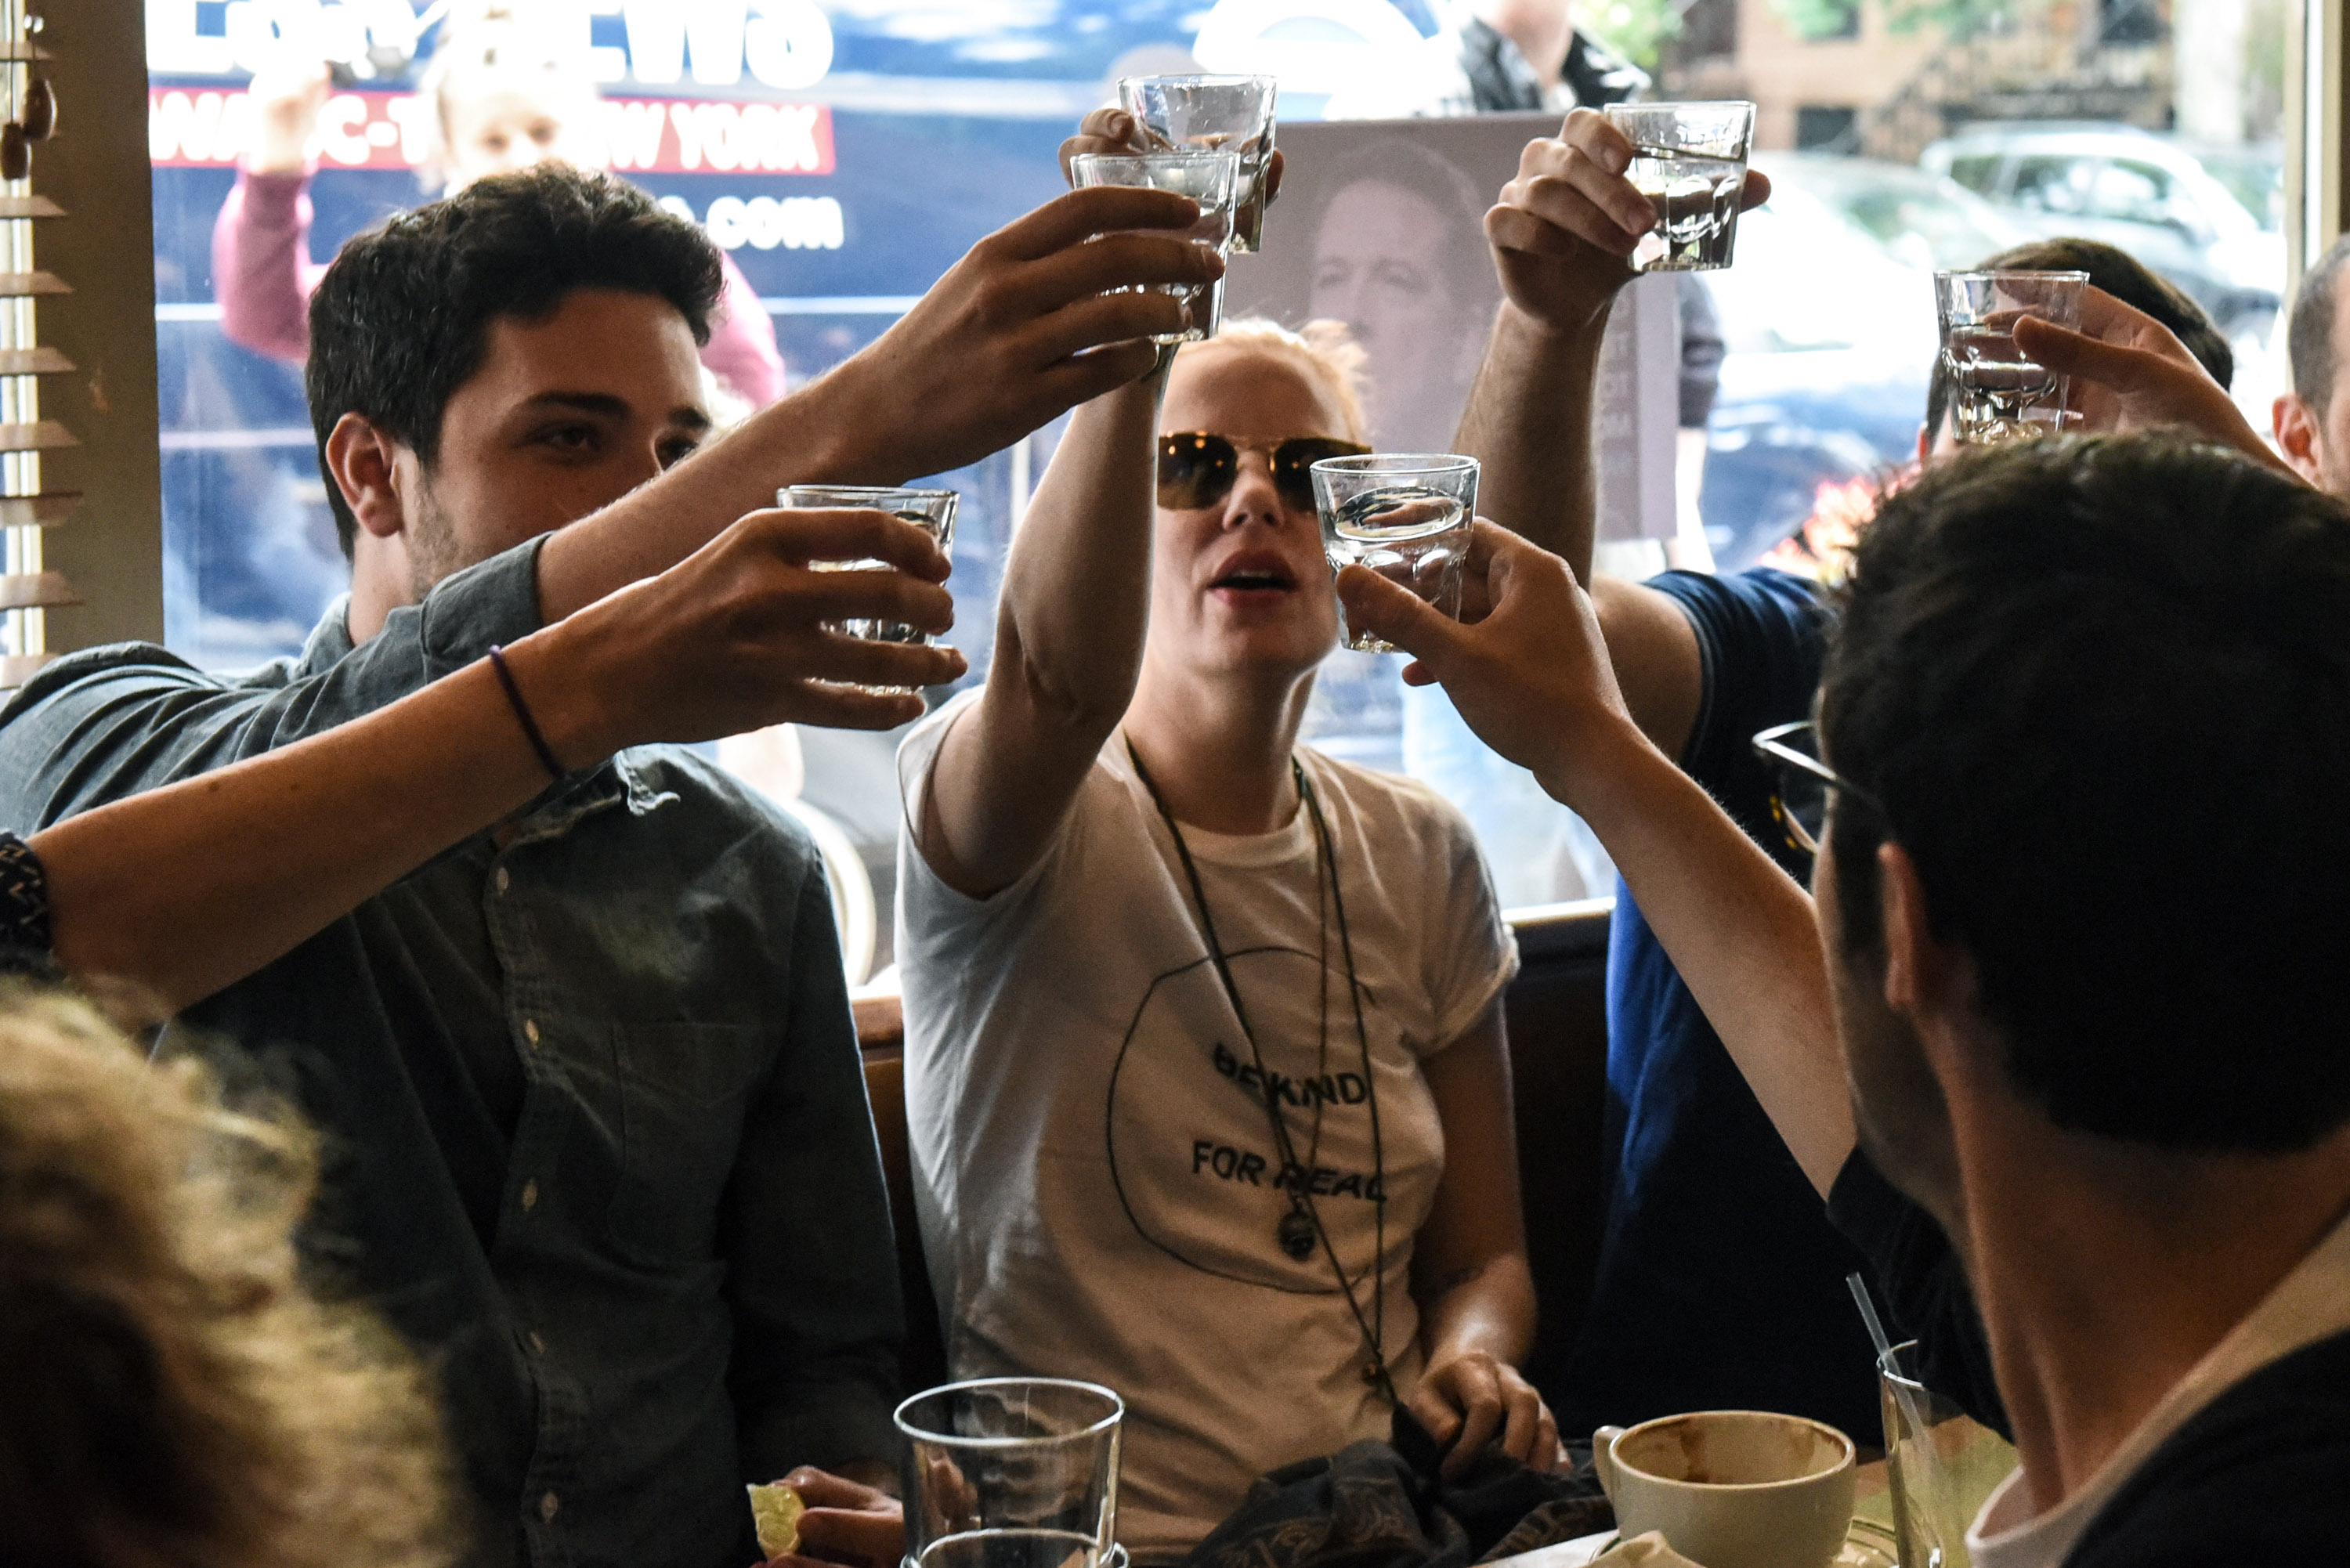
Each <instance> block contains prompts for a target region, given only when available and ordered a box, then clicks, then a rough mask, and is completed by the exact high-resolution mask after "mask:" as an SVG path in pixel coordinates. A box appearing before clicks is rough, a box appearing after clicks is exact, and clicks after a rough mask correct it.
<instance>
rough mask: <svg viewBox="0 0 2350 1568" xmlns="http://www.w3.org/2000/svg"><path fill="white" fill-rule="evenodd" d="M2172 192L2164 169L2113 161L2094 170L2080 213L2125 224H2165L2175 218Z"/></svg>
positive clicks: (2133, 161) (2131, 161)
mask: <svg viewBox="0 0 2350 1568" xmlns="http://www.w3.org/2000/svg"><path fill="white" fill-rule="evenodd" d="M2176 193H2177V191H2176V182H2174V181H2173V180H2172V179H2171V177H2170V171H2168V170H2167V169H2160V168H2158V167H2156V166H2155V165H2154V164H2151V163H2141V162H2139V161H2137V159H2134V158H2116V159H2112V160H2109V161H2106V162H2105V163H2104V164H2102V165H2099V166H2098V167H2097V169H2096V172H2095V175H2094V176H2093V177H2092V178H2091V179H2090V180H2089V182H2088V191H2087V200H2086V202H2085V203H2084V204H2083V206H2082V208H2081V211H2082V212H2084V213H2086V214H2087V215H2088V216H2090V217H2093V218H2112V219H2115V220H2116V221H2118V222H2121V223H2169V222H2170V221H2172V220H2173V219H2174V218H2176V217H2178V215H2179V210H2178V202H2176V200H2175V199H2174V198H2175V196H2176Z"/></svg>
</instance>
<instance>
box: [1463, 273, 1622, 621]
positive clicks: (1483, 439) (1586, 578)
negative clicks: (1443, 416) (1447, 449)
mask: <svg viewBox="0 0 2350 1568" xmlns="http://www.w3.org/2000/svg"><path fill="white" fill-rule="evenodd" d="M1606 331H1607V312H1606V310H1604V309H1603V310H1602V311H1601V312H1600V314H1599V317H1598V318H1597V319H1596V321H1594V322H1592V323H1591V324H1590V325H1589V326H1588V327H1584V328H1581V329H1579V330H1575V331H1561V330H1558V329H1555V328H1553V327H1548V326H1545V325H1544V324H1543V323H1541V322H1538V321H1536V320H1535V319H1534V317H1530V316H1528V315H1527V314H1526V313H1525V312H1523V311H1522V310H1520V309H1519V308H1518V307H1517V306H1514V305H1511V304H1509V303H1507V302H1504V303H1503V306H1502V309H1501V313H1500V314H1499V315H1498V316H1497V317H1495V318H1494V322H1493V333H1492V338H1491V340H1490V341H1489V342H1488V343H1487V345H1486V348H1485V358H1484V359H1483V361H1482V363H1481V364H1480V365H1479V367H1478V370H1477V380H1476V384H1475V385H1474V386H1473V387H1472V388H1471V390H1470V394H1469V404H1468V407H1467V409H1466V410H1463V412H1462V414H1461V430H1460V433H1459V435H1458V437H1457V438H1456V445H1457V448H1458V450H1459V451H1461V452H1463V453H1466V454H1467V455H1469V456H1471V457H1474V458H1476V459H1477V460H1478V461H1479V462H1481V463H1482V465H1483V470H1482V472H1481V473H1480V474H1479V476H1478V482H1477V510H1478V511H1479V512H1480V513H1481V514H1483V515H1484V516H1487V517H1490V518H1492V520H1493V521H1494V522H1496V523H1499V524H1502V525H1503V527H1505V528H1507V529H1509V530H1510V531H1511V532H1512V533H1513V534H1516V535H1519V536H1520V537H1521V538H1523V539H1526V540H1529V541H1531V542H1532V543H1534V544H1536V545H1541V546H1542V547H1543V548H1544V549H1545V550H1548V551H1550V552H1551V553H1552V554H1553V555H1555V556H1560V557H1562V558H1563V559H1564V560H1565V562H1566V563H1567V565H1568V566H1572V567H1573V568H1574V569H1575V577H1576V580H1578V581H1580V582H1582V583H1585V584H1586V585H1588V584H1589V582H1590V581H1591V542H1592V536H1593V533H1594V530H1595V527H1596V518H1597V514H1598V505H1599V500H1598V483H1597V479H1596V470H1595V467H1594V464H1593V462H1592V451H1591V423H1592V414H1593V403H1594V398H1595V393H1596V386H1597V381H1598V374H1599V347H1600V341H1601V338H1602V337H1603V336H1604V335H1605V333H1606Z"/></svg>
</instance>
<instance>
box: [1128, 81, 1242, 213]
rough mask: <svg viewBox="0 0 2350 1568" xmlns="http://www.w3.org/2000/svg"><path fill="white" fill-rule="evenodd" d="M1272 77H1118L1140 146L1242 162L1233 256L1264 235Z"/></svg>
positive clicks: (1235, 197)
mask: <svg viewBox="0 0 2350 1568" xmlns="http://www.w3.org/2000/svg"><path fill="white" fill-rule="evenodd" d="M1278 91H1279V84H1278V83H1277V82H1276V81H1275V80H1274V78H1272V77H1216V76H1183V77H1121V78H1119V79H1118V106H1119V107H1120V108H1121V109H1125V110H1126V112H1127V113H1128V114H1130V115H1132V116H1133V117H1134V121H1135V124H1136V125H1137V127H1139V130H1140V131H1141V133H1142V136H1143V137H1144V139H1145V140H1146V141H1147V142H1148V143H1149V145H1150V146H1152V147H1155V148H1161V149H1165V150H1167V151H1184V150H1186V149H1188V150H1191V151H1198V152H1230V153H1232V154H1233V155H1235V156H1236V157H1238V158H1239V159H1240V169H1239V172H1238V177H1237V181H1236V183H1235V184H1234V186H1233V191H1232V199H1233V213H1232V249H1233V250H1235V251H1254V250H1255V249H1256V248H1257V247H1258V245H1259V244H1262V243H1263V235H1264V203H1265V195H1266V192H1265V167H1266V165H1267V163H1268V162H1270V161H1271V160H1272V157H1273V137H1274V99H1275V97H1276V95H1277V93H1278Z"/></svg>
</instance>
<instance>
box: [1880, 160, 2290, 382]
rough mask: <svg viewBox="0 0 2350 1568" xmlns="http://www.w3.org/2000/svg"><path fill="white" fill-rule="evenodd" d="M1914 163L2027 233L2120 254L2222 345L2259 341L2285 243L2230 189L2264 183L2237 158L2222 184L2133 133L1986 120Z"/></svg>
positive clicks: (2268, 322)
mask: <svg viewBox="0 0 2350 1568" xmlns="http://www.w3.org/2000/svg"><path fill="white" fill-rule="evenodd" d="M2214 157H2215V159H2216V157H2217V154H2214ZM1918 166H1919V167H1920V168H1922V169H1926V170H1929V171H1932V172H1934V173H1938V174H1947V175H1949V176H1950V178H1951V179H1952V180H1954V181H1956V182H1958V183H1960V185H1963V186H1965V187H1966V188H1967V189H1969V190H1970V191H1973V192H1976V193H1977V194H1979V195H1981V196H1982V197H1983V198H1984V199H1985V200H1987V201H1991V202H1997V203H1999V204H2000V205H2001V206H2002V207H2004V208H2005V209H2007V210H2008V211H2009V213H2011V214H2012V216H2013V217H2014V218H2015V219H2016V221H2018V222H2019V223H2022V224H2023V225H2025V226H2026V227H2028V228H2030V229H2031V230H2032V231H2033V233H2035V234H2043V235H2048V236H2054V235H2058V234H2075V235H2079V236H2080V237H2081V238H2084V239H2091V240H2103V241H2105V242H2106V244H2114V245H2118V246H2120V247H2121V248H2122V249H2123V250H2126V251H2127V252H2129V254H2132V255H2134V256H2136V257H2137V258H2138V259H2139V260H2140V261H2142V262H2144V263H2146V265H2148V266H2150V267H2152V268H2153V269H2154V270H2155V271H2157V272H2158V273H2160V274H2161V275H2163V276H2165V277H2167V278H2168V279H2169V280H2170V281H2171V282H2173V283H2175V284H2177V285H2178V286H2179V287H2180V288H2182V289H2184V290H2186V292H2187V293H2188V294H2189V295H2190V296H2193V297H2194V299H2195V302H2196V303H2197V304H2199V305H2200V306H2202V307H2203V308H2204V309H2205V310H2206V311H2208V312H2210V316H2211V319H2212V321H2213V322H2215V323H2216V324H2218V326H2219V327H2220V331H2221V332H2223V333H2225V334H2226V335H2227V336H2228V337H2229V338H2230V340H2231V341H2234V340H2238V339H2243V338H2253V339H2257V340H2259V341H2260V342H2262V343H2265V342H2266V341H2267V339H2268V336H2269V329H2270V327H2272V325H2273V323H2274V321H2275V319H2276V312H2277V305H2278V302H2279V300H2280V299H2281V297H2282V295H2283V292H2284V234H2283V230H2282V223H2263V221H2262V217H2261V216H2259V215H2257V214H2256V213H2254V212H2253V211H2252V210H2251V208H2248V207H2247V206H2246V205H2245V203H2244V202H2242V201H2241V200H2239V199H2238V197H2237V195H2236V193H2235V191H2234V190H2231V189H2230V184H2231V182H2232V183H2237V184H2239V185H2240V187H2241V188H2243V189H2246V190H2248V191H2249V190H2255V189H2262V188H2264V186H2265V183H2266V182H2265V180H2264V178H2263V177H2262V176H2260V175H2259V174H2258V173H2257V172H2256V171H2257V169H2258V163H2257V161H2244V160H2243V158H2242V155H2241V152H2240V153H2238V154H2236V155H2234V156H2232V157H2231V158H2230V161H2229V165H2228V166H2229V171H2230V179H2229V180H2221V179H2220V178H2217V177H2215V176H2214V174H2213V173H2212V171H2210V169H2207V168H2206V167H2205V166H2204V163H2203V161H2202V160H2201V159H2200V158H2199V157H2198V156H2197V155H2196V154H2195V152H2194V151H2190V150H2189V148H2188V147H2187V146H2186V145H2184V144H2182V143H2179V142H2178V141H2174V140H2171V139H2170V138H2168V137H2164V136H2157V135H2155V134H2153V133H2152V132H2149V131H2144V130H2137V129H2136V128H2135V127H2132V126H2126V125H2097V124H2074V123H2070V122H2064V123H2050V124H2043V125H2030V124H2014V123H2008V122H1987V123H1985V124H1982V125H1976V126H1970V127H1968V128H1967V129H1966V130H1963V131H1961V132H1960V134H1958V135H1957V136H1953V137H1950V138H1948V139H1946V140H1941V141H1937V142H1935V143H1934V144H1933V145H1932V146H1930V147H1929V148H1927V149H1926V151H1924V152H1923V153H1922V154H1920V155H1919V157H1918ZM2280 167H2281V165H2280ZM2280 180H2281V176H2280ZM2279 188H2280V190H2281V189H2282V186H2281V184H2280V187H2279ZM2268 205H2269V204H2268V203H2267V202H2262V207H2263V209H2266V208H2267V207H2268Z"/></svg>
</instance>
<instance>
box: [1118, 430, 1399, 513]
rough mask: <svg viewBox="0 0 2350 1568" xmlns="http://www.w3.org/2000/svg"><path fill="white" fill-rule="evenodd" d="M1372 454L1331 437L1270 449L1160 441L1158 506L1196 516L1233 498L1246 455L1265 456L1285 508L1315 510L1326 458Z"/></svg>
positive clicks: (1228, 440) (1195, 436) (1198, 436)
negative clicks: (1316, 473) (1319, 469)
mask: <svg viewBox="0 0 2350 1568" xmlns="http://www.w3.org/2000/svg"><path fill="white" fill-rule="evenodd" d="M1370 450H1371V449H1370V448H1369V447H1367V446H1365V445H1363V444H1362V443H1361V442H1359V441H1334V440H1332V439H1330V438H1329V437H1327V436H1291V437H1290V438H1289V439H1288V440H1287V441H1274V442H1273V443H1272V444H1271V445H1270V446H1268V445H1265V444H1263V443H1262V442H1255V441H1233V440H1232V437H1230V436H1220V435H1211V434H1210V433H1209V432H1207V431H1184V432H1181V433H1180V434H1176V435H1163V436H1160V437H1159V505H1161V506H1164V507H1165V508H1167V510H1169V511H1170V512H1196V511H1198V510H1199V509H1200V508H1201V507H1203V506H1213V505H1214V504H1216V503H1218V502H1219V501H1222V499H1223V498H1224V497H1225V496H1227V495H1230V494H1231V493H1232V483H1233V482H1234V481H1235V480H1237V479H1238V478H1239V477H1240V468H1241V453H1242V452H1263V453H1264V454H1265V457H1266V461H1267V462H1270V463H1271V465H1272V467H1273V488H1274V491H1275V492H1276V493H1279V495H1280V496H1281V499H1282V501H1283V503H1284V504H1286V505H1289V506H1292V507H1295V509H1296V510H1298V511H1300V512H1311V511H1313V510H1314V477H1313V468H1314V465H1315V463H1317V462H1321V461H1322V460H1323V459H1324V458H1326V457H1361V456H1362V455H1364V454H1365V453H1367V452H1369V451H1370Z"/></svg>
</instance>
